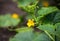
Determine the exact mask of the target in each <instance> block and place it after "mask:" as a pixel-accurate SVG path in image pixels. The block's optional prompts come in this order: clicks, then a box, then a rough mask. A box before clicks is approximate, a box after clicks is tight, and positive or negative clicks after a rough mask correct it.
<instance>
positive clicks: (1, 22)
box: [0, 14, 20, 27]
mask: <svg viewBox="0 0 60 41" xmlns="http://www.w3.org/2000/svg"><path fill="white" fill-rule="evenodd" d="M19 22H20V19H14V18H12V17H11V15H10V14H6V15H0V27H8V26H16V25H18V23H19Z"/></svg>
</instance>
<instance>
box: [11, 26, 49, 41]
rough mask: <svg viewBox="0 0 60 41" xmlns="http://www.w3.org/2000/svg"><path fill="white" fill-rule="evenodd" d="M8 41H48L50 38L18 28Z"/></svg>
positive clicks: (31, 30)
mask: <svg viewBox="0 0 60 41" xmlns="http://www.w3.org/2000/svg"><path fill="white" fill-rule="evenodd" d="M18 31H19V33H17V34H16V35H15V36H14V37H13V38H11V39H10V41H50V38H49V37H48V36H47V35H46V34H45V33H36V32H33V29H32V28H27V27H26V28H20V30H18Z"/></svg>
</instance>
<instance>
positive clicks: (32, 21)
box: [27, 19, 34, 27]
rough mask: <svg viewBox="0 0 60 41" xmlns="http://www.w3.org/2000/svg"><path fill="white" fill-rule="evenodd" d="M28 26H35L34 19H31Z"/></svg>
mask: <svg viewBox="0 0 60 41" xmlns="http://www.w3.org/2000/svg"><path fill="white" fill-rule="evenodd" d="M27 26H28V27H31V26H34V20H33V19H29V20H28V22H27Z"/></svg>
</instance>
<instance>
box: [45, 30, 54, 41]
mask: <svg viewBox="0 0 60 41" xmlns="http://www.w3.org/2000/svg"><path fill="white" fill-rule="evenodd" d="M45 33H46V34H47V35H48V36H49V37H50V38H51V39H52V40H53V41H55V40H54V38H53V37H52V36H51V35H50V34H49V33H48V32H47V31H45Z"/></svg>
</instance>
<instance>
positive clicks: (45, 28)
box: [37, 24, 56, 34]
mask: <svg viewBox="0 0 60 41" xmlns="http://www.w3.org/2000/svg"><path fill="white" fill-rule="evenodd" d="M37 28H38V29H40V30H42V31H48V32H49V33H50V34H54V33H55V28H56V27H55V26H53V25H51V24H43V25H39V26H38V27H37Z"/></svg>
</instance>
